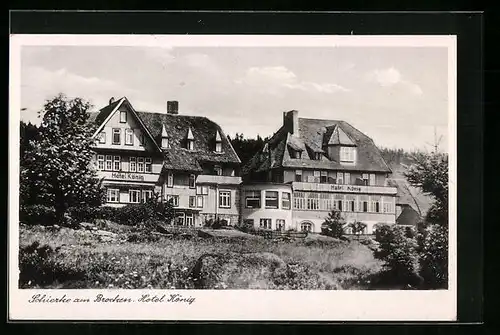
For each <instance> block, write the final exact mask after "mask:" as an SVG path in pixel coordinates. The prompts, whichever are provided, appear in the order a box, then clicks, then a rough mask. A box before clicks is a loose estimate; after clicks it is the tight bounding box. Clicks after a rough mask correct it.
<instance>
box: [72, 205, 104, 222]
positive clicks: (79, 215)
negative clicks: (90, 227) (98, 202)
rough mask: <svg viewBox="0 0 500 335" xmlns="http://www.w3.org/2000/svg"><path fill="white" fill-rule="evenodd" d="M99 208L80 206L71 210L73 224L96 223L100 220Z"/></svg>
mask: <svg viewBox="0 0 500 335" xmlns="http://www.w3.org/2000/svg"><path fill="white" fill-rule="evenodd" d="M99 209H100V208H99V207H93V206H85V205H83V206H78V207H72V208H70V209H69V215H70V216H71V220H72V221H73V223H76V224H78V223H80V222H95V220H97V219H99Z"/></svg>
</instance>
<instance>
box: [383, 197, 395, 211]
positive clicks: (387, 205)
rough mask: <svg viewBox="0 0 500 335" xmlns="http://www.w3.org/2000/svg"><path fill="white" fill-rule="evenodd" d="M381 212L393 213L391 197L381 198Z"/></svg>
mask: <svg viewBox="0 0 500 335" xmlns="http://www.w3.org/2000/svg"><path fill="white" fill-rule="evenodd" d="M382 211H383V212H384V213H394V198H393V197H383V198H382Z"/></svg>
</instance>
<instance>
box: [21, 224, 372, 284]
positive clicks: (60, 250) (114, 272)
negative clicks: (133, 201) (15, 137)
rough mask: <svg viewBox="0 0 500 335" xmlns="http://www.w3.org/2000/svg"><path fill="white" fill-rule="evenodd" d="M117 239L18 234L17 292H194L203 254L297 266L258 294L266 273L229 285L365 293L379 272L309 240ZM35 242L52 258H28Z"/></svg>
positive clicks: (354, 248) (367, 256)
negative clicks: (267, 258) (265, 258)
mask: <svg viewBox="0 0 500 335" xmlns="http://www.w3.org/2000/svg"><path fill="white" fill-rule="evenodd" d="M118 232H119V234H118V236H117V238H116V239H115V240H114V241H110V242H101V241H100V240H99V238H98V237H97V236H95V235H93V234H92V233H91V232H90V231H85V230H73V229H68V228H61V229H60V230H57V231H50V230H47V229H44V228H42V227H38V226H29V227H28V226H22V227H20V249H21V252H20V270H21V275H20V282H19V284H20V287H21V288H33V287H38V288H42V287H43V288H154V289H160V288H195V283H194V282H193V281H192V278H191V277H190V272H191V270H192V268H193V267H194V266H195V264H196V262H197V260H198V259H199V258H200V257H201V256H202V255H204V254H219V255H224V254H227V255H238V254H247V253H270V254H274V255H276V256H277V257H279V258H280V259H281V260H283V262H285V263H286V264H290V265H298V266H300V271H301V272H302V273H301V274H300V275H299V276H297V275H296V274H292V277H293V278H292V279H293V280H294V282H293V283H291V282H290V281H291V280H292V279H291V278H290V275H289V274H288V272H287V273H280V274H276V275H275V274H272V275H273V276H274V275H275V276H278V277H279V278H278V277H276V278H274V277H273V278H272V280H271V282H272V283H273V284H272V285H271V286H272V287H262V286H263V285H264V284H259V283H256V282H255V281H261V279H258V278H262V276H263V275H264V272H265V269H263V268H259V267H256V266H251V267H247V268H245V269H241V274H240V276H244V277H245V278H237V279H235V280H233V282H238V283H240V284H238V285H237V288H241V287H242V285H243V284H241V283H245V285H247V286H246V288H261V289H262V288H273V289H276V288H277V289H280V288H281V289H285V288H290V287H293V288H299V289H321V288H336V289H363V288H366V287H367V286H368V285H369V282H366V281H367V278H369V277H370V275H373V274H375V273H377V272H379V271H380V269H381V263H380V261H378V260H376V259H375V258H374V257H373V254H372V251H371V250H370V249H369V248H367V247H366V246H364V245H362V244H360V243H358V242H357V241H350V242H344V241H339V240H336V239H331V238H329V239H315V238H314V236H311V237H308V238H306V239H304V240H296V241H292V242H275V241H270V240H265V239H263V238H253V237H252V238H243V237H234V238H212V239H205V238H201V237H196V236H193V237H192V238H191V239H183V238H180V237H173V238H165V237H162V238H158V239H157V240H152V241H143V242H127V236H128V235H130V231H127V229H123V228H120V229H119V230H118ZM33 243H38V244H39V245H40V246H44V245H47V246H49V247H50V249H51V250H53V251H52V252H49V253H48V254H47V255H45V254H43V255H40V253H39V252H38V253H37V252H36V251H35V252H34V251H33V250H31V251H30V250H28V251H26V248H27V247H29V246H31V245H33ZM23 250H24V251H23ZM233 266H234V265H233ZM312 274H314V276H313V275H312ZM233 277H234V276H233ZM252 278H254V279H252ZM311 278H319V279H321V280H320V281H322V282H323V281H324V282H325V283H326V284H319V283H317V282H314V283H313V282H311V281H313V279H311ZM252 280H253V281H254V282H252ZM231 285H236V284H234V283H233V284H231V283H224V285H222V286H221V288H229V289H230V288H234V287H231ZM266 285H267V284H266ZM264 286H265V285H264ZM217 287H218V286H217Z"/></svg>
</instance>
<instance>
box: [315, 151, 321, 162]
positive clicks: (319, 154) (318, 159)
mask: <svg viewBox="0 0 500 335" xmlns="http://www.w3.org/2000/svg"><path fill="white" fill-rule="evenodd" d="M321 156H322V155H321V152H315V153H314V159H315V160H317V161H320V160H321Z"/></svg>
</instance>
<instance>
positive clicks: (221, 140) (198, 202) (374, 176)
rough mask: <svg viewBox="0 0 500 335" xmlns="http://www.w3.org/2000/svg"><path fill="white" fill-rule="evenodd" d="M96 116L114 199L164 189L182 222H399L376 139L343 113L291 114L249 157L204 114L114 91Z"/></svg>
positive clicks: (102, 167) (268, 225)
mask: <svg viewBox="0 0 500 335" xmlns="http://www.w3.org/2000/svg"><path fill="white" fill-rule="evenodd" d="M91 121H92V122H95V123H96V124H97V126H98V129H97V130H96V132H95V134H94V136H95V138H96V145H95V149H94V150H95V164H96V167H97V169H98V174H99V176H100V177H101V178H104V182H103V185H104V187H105V188H106V205H108V206H124V205H126V204H134V203H140V202H141V201H143V200H145V199H147V198H149V197H151V196H153V193H156V194H158V195H160V198H161V200H162V201H172V204H173V205H174V210H175V222H174V224H178V225H186V226H203V225H204V224H205V223H206V222H207V221H208V220H226V222H227V224H229V225H237V224H246V225H252V226H254V227H255V228H261V229H273V230H275V229H280V230H287V229H297V230H307V231H311V232H320V231H321V224H322V223H323V221H324V218H325V217H326V216H327V215H328V213H329V212H330V211H331V210H333V209H335V210H339V211H340V212H341V214H342V215H343V216H344V218H345V219H346V221H347V222H353V221H361V222H363V223H365V224H366V225H367V228H366V231H365V233H367V234H370V233H373V231H374V227H375V225H376V224H377V223H389V224H394V223H396V195H397V192H398V189H397V188H396V187H392V186H390V185H389V184H388V178H389V177H390V174H391V170H390V169H389V167H388V166H387V164H386V163H385V161H384V159H383V158H382V156H381V154H380V152H379V150H378V148H377V147H376V146H375V144H374V142H373V141H372V139H370V138H369V137H368V136H367V135H365V134H363V133H362V132H361V131H359V130H357V129H356V128H354V127H352V126H351V125H350V124H348V123H346V122H344V121H335V120H317V119H306V118H299V117H298V112H297V111H290V112H285V113H284V114H283V125H282V126H281V127H280V128H279V129H278V130H277V132H276V133H275V134H274V135H273V136H272V138H270V140H269V141H267V142H266V144H265V146H264V148H263V149H262V150H261V151H260V152H258V153H257V154H256V155H255V156H254V157H253V158H252V159H251V160H250V161H249V162H248V163H247V164H246V165H245V166H243V167H241V166H240V165H241V161H240V159H239V158H238V156H237V154H236V153H235V151H234V149H233V147H232V146H231V143H230V141H229V140H228V138H227V137H226V135H225V134H224V132H223V130H222V129H221V127H220V126H219V125H218V124H216V123H215V122H213V121H211V120H209V119H208V118H206V117H202V116H189V115H182V114H180V113H179V104H178V102H177V101H169V102H167V111H166V113H165V112H164V113H151V112H142V111H136V110H135V109H134V108H133V106H132V104H131V103H130V102H129V101H128V99H127V98H125V97H123V98H121V99H118V100H115V99H113V98H112V99H111V100H110V101H109V104H108V105H107V106H105V107H104V108H102V109H101V110H100V111H99V112H98V113H94V114H93V115H92V117H91Z"/></svg>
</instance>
